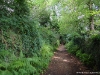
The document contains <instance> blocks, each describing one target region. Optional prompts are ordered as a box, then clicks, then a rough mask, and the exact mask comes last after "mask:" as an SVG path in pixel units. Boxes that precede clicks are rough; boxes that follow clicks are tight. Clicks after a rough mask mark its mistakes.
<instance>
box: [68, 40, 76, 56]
mask: <svg viewBox="0 0 100 75" xmlns="http://www.w3.org/2000/svg"><path fill="white" fill-rule="evenodd" d="M66 48H67V50H68V52H69V53H72V54H74V55H76V51H77V50H78V46H77V45H74V43H73V41H70V42H68V43H67V44H66Z"/></svg>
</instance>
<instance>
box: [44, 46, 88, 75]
mask: <svg viewBox="0 0 100 75" xmlns="http://www.w3.org/2000/svg"><path fill="white" fill-rule="evenodd" d="M88 71H89V70H88V69H87V68H86V67H85V66H83V64H82V63H81V62H80V61H79V60H78V59H77V58H76V57H75V56H73V55H71V54H69V53H68V52H67V50H66V49H65V47H64V45H60V46H59V48H58V49H57V51H56V52H54V56H53V57H52V60H51V62H50V64H49V66H48V69H47V70H46V71H45V73H44V74H42V75H90V74H86V73H85V74H83V72H88Z"/></svg>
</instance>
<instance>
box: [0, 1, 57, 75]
mask: <svg viewBox="0 0 100 75" xmlns="http://www.w3.org/2000/svg"><path fill="white" fill-rule="evenodd" d="M43 4H44V5H43ZM36 11H37V12H36ZM46 14H47V15H46ZM0 16H1V17H0V75H6V74H7V75H39V74H40V73H42V72H43V70H45V69H46V68H47V67H48V63H49V61H50V59H51V56H52V55H53V50H54V48H55V47H56V46H58V45H57V40H58V34H57V32H56V31H55V30H52V27H47V26H46V25H48V24H50V23H51V22H50V15H49V12H48V11H47V10H46V5H45V2H44V0H42V1H41V0H38V1H32V0H0Z"/></svg>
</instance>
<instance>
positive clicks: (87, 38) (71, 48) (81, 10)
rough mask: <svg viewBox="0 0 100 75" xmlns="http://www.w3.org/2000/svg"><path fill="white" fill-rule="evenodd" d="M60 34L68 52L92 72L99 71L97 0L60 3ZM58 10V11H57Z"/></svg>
mask: <svg viewBox="0 0 100 75" xmlns="http://www.w3.org/2000/svg"><path fill="white" fill-rule="evenodd" d="M60 7H61V8H62V7H63V8H62V9H63V10H62V11H61V17H60V20H59V26H60V30H59V31H60V33H61V34H62V35H63V37H64V38H65V39H64V41H65V42H66V48H67V50H68V52H70V53H72V54H74V55H76V56H77V57H78V58H79V59H80V60H81V61H82V62H83V63H84V64H85V65H86V66H88V67H90V68H92V69H93V70H94V71H99V70H100V64H99V63H100V61H99V60H100V59H99V57H100V48H99V47H100V21H99V18H98V17H99V12H100V3H99V0H96V1H94V0H84V1H83V0H65V2H62V1H61V6H60ZM59 10H60V9H59Z"/></svg>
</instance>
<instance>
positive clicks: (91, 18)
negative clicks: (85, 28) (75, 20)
mask: <svg viewBox="0 0 100 75" xmlns="http://www.w3.org/2000/svg"><path fill="white" fill-rule="evenodd" d="M88 6H89V11H90V13H92V11H93V2H92V0H89V3H88ZM89 24H90V25H89V27H90V30H94V15H90V17H89Z"/></svg>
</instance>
